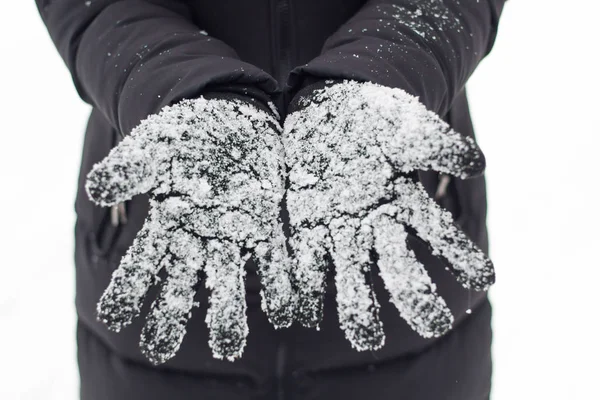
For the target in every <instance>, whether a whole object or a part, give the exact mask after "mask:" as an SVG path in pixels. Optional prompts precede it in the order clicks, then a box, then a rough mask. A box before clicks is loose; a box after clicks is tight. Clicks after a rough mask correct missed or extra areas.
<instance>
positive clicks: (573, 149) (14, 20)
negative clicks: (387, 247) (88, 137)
mask: <svg viewBox="0 0 600 400" xmlns="http://www.w3.org/2000/svg"><path fill="white" fill-rule="evenodd" d="M599 14H600V3H599V2H597V1H592V0H570V1H568V2H565V1H563V0H513V1H509V2H508V4H507V6H506V10H505V13H504V15H503V18H502V23H501V27H500V34H499V37H498V40H497V43H496V47H495V49H494V51H493V52H492V54H491V56H490V57H489V58H488V59H486V60H485V61H484V62H483V64H482V65H481V66H480V68H479V69H478V70H477V72H476V73H475V75H474V76H473V78H472V79H471V81H470V84H469V88H470V100H471V104H472V111H473V118H474V121H475V125H476V129H477V132H478V138H479V142H480V144H481V146H482V148H483V150H484V151H485V153H486V155H487V159H488V173H487V176H488V189H489V208H490V212H489V228H490V235H491V243H492V257H493V259H494V261H495V264H496V267H497V274H498V283H497V285H496V286H495V287H494V288H493V289H492V299H493V303H494V329H495V337H494V339H495V341H494V359H495V373H494V395H493V399H494V400H504V399H510V400H515V399H545V400H547V399H570V400H577V399H586V400H587V399H592V398H600V395H598V389H597V379H598V378H597V375H598V372H599V369H598V359H600V345H599V341H600V339H599V337H600V335H599V334H598V332H597V331H598V328H600V324H599V322H598V320H599V315H600V311H599V310H598V306H599V305H600V301H599V299H598V295H597V293H598V291H599V287H598V283H599V281H600V260H599V256H598V254H597V252H598V250H597V249H598V246H599V245H600V233H599V230H600V212H599V211H598V209H599V207H598V205H599V204H598V202H599V201H598V199H599V197H598V196H599V191H598V188H599V186H600V183H599V179H600V171H598V169H599V167H600V162H599V161H598V160H599V159H600V150H599V149H600V122H599V121H600V119H599V114H600V100H599V93H600V78H599V77H598V75H599V72H600V67H599V64H598V61H599V57H598V49H600V44H599V42H600V34H599V33H598V30H597V27H598V21H597V16H598V15H599ZM0 38H1V39H0V122H1V125H0V126H1V130H2V135H1V138H2V139H1V140H0V182H1V186H0V187H1V189H0V213H1V217H0V235H1V237H0V249H1V252H0V260H1V261H0V262H1V268H2V269H1V275H0V357H1V359H0V399H3V400H4V399H6V400H12V399H19V400H20V399H44V400H46V399H60V400H72V399H76V398H77V368H76V363H75V336H74V331H75V314H74V312H75V311H74V307H73V297H74V283H73V271H74V267H73V257H72V250H73V241H72V238H73V224H74V219H75V215H74V211H73V202H74V190H75V183H76V178H77V172H78V166H79V157H80V149H81V145H82V137H83V129H84V126H85V122H86V118H87V114H88V112H89V107H88V106H87V105H85V104H83V103H82V102H81V101H80V100H79V98H78V97H77V94H76V93H75V90H74V89H73V86H72V84H71V81H70V77H69V74H68V72H67V70H66V68H65V67H64V66H63V64H62V61H61V60H60V58H59V56H58V54H57V52H56V50H55V49H54V47H53V45H52V43H51V41H50V39H49V37H48V35H47V33H46V31H45V27H44V26H43V24H42V22H41V20H40V18H39V16H38V14H37V10H36V9H35V5H34V2H33V1H32V0H19V1H3V2H1V3H0ZM596 396H597V397H596Z"/></svg>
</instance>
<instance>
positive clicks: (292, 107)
mask: <svg viewBox="0 0 600 400" xmlns="http://www.w3.org/2000/svg"><path fill="white" fill-rule="evenodd" d="M343 82H345V81H344V80H341V79H320V78H315V77H307V78H305V79H304V82H303V85H302V88H301V89H300V90H298V92H296V94H295V95H294V97H293V98H292V101H291V102H290V104H289V106H288V109H287V113H288V114H291V113H293V112H296V111H300V110H302V109H304V108H305V107H307V106H308V105H309V104H310V103H311V101H312V100H313V98H314V93H315V92H316V91H318V90H321V89H325V88H327V87H330V86H333V85H337V84H338V83H343Z"/></svg>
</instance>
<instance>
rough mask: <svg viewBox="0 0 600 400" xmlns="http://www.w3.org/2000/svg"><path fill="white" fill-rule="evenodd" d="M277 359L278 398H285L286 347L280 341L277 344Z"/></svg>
mask: <svg viewBox="0 0 600 400" xmlns="http://www.w3.org/2000/svg"><path fill="white" fill-rule="evenodd" d="M276 357H277V359H276V360H275V375H276V377H277V400H284V399H285V387H284V381H285V359H286V349H285V344H284V343H283V342H280V343H279V345H278V346H277V356H276Z"/></svg>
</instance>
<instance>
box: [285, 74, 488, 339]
mask: <svg viewBox="0 0 600 400" xmlns="http://www.w3.org/2000/svg"><path fill="white" fill-rule="evenodd" d="M332 83H333V82H332ZM323 86H324V85H321V87H320V88H317V89H314V90H310V89H309V90H308V92H309V93H310V94H308V95H307V96H304V95H303V93H302V92H301V93H300V94H299V95H298V96H297V97H296V100H294V102H292V104H291V106H290V107H291V113H290V114H289V115H288V117H287V118H286V121H285V124H284V147H285V150H286V163H287V165H288V171H289V189H288V193H287V207H288V210H289V215H290V225H291V232H292V236H291V238H290V244H291V248H292V251H293V254H292V260H293V261H292V263H293V267H292V276H293V284H294V286H295V287H297V291H298V293H299V299H298V306H297V318H298V319H299V321H300V322H301V323H302V324H303V325H305V326H317V327H318V324H319V322H320V320H321V318H322V313H323V295H324V291H325V282H326V273H327V266H328V260H330V261H331V262H332V263H333V265H334V266H335V285H336V291H337V299H336V300H337V310H338V317H339V321H340V325H341V328H342V329H343V330H344V332H345V335H346V338H347V339H348V340H349V341H350V343H351V344H352V346H353V347H354V348H356V349H357V350H361V351H362V350H375V349H378V348H380V347H381V346H383V345H384V342H385V336H384V332H383V327H382V323H381V322H380V321H379V316H378V311H379V304H378V302H377V299H376V297H375V293H374V291H373V288H372V286H371V283H370V282H372V279H371V277H370V274H371V273H372V272H371V268H372V266H373V265H374V264H377V266H378V267H379V271H380V275H381V278H382V279H383V282H384V284H385V286H386V288H387V290H388V292H389V293H390V295H391V301H392V303H393V304H394V305H395V306H396V308H397V309H398V311H399V312H400V315H401V316H402V318H404V319H405V320H406V322H407V323H408V324H409V325H410V327H411V328H412V329H413V330H415V331H416V332H418V333H419V334H420V335H422V336H424V337H437V336H440V335H442V334H444V333H445V332H447V331H448V330H449V329H450V328H451V326H452V323H453V316H452V314H451V312H450V310H449V308H448V307H447V305H446V303H445V302H444V300H443V299H442V298H441V297H440V296H439V295H438V294H436V287H435V284H434V283H432V281H431V278H430V277H429V275H428V274H427V272H426V270H425V268H424V266H423V265H422V264H421V263H420V262H419V261H418V260H417V259H416V257H415V254H414V253H413V251H412V250H410V249H409V248H408V247H407V244H406V239H407V232H414V233H415V234H416V235H417V236H418V237H420V238H421V239H422V240H423V241H425V242H427V243H428V244H429V245H430V248H431V250H432V252H433V254H434V255H437V256H440V257H442V258H443V259H445V260H446V262H447V263H448V268H449V269H450V270H451V271H452V272H453V273H454V274H455V275H456V277H457V279H458V280H459V281H460V282H461V283H462V285H463V286H464V287H465V288H469V289H474V290H485V289H487V288H488V287H489V286H490V285H491V284H492V283H493V282H494V269H493V266H492V263H491V262H490V260H489V259H488V258H487V257H486V256H485V255H484V253H483V252H482V251H481V250H480V249H479V248H477V246H476V245H475V244H474V243H473V242H471V241H470V240H469V239H468V238H467V237H466V236H465V234H464V233H463V232H462V231H460V230H459V229H458V228H457V227H456V226H455V225H454V223H453V220H452V217H451V215H450V213H449V212H447V211H445V210H443V209H442V208H440V207H439V206H438V205H437V204H436V203H435V202H434V201H433V199H431V198H430V197H429V196H428V194H427V193H426V192H425V189H424V188H423V186H422V185H421V184H420V183H416V182H415V179H412V178H414V176H413V175H414V174H415V171H416V170H434V171H438V172H442V173H446V174H452V175H454V176H457V177H460V178H467V177H470V176H474V175H478V174H480V173H481V172H482V171H483V169H484V167H485V161H484V157H483V154H482V153H481V151H480V149H479V148H478V146H477V145H476V144H475V142H474V141H473V140H472V139H471V138H468V137H463V136H461V135H460V134H458V133H457V132H455V131H453V130H452V129H450V127H449V126H448V124H446V123H445V122H444V121H442V120H441V119H440V118H439V117H438V116H437V115H436V114H435V113H433V112H430V111H428V110H427V109H426V108H425V106H423V105H422V104H421V103H420V102H419V100H418V98H416V97H414V96H411V95H409V94H408V93H406V92H404V91H403V90H400V89H392V88H388V87H383V86H379V85H376V84H372V83H358V82H353V81H344V82H342V83H335V84H331V83H330V85H329V86H325V87H323ZM309 88H310V87H309Z"/></svg>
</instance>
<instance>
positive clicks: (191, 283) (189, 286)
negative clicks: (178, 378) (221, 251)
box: [140, 232, 204, 365]
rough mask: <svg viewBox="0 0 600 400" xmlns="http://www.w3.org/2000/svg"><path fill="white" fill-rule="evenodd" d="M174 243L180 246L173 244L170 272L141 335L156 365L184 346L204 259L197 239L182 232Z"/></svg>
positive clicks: (153, 304) (149, 355)
mask: <svg viewBox="0 0 600 400" xmlns="http://www.w3.org/2000/svg"><path fill="white" fill-rule="evenodd" d="M171 243H172V244H173V246H176V247H178V248H173V247H171V248H170V250H171V251H170V252H171V254H170V257H169V258H168V260H169V261H167V262H166V263H167V265H166V266H165V268H166V269H167V273H168V276H167V279H166V281H165V282H164V284H163V285H162V287H161V291H160V294H159V295H158V297H157V298H156V300H155V301H154V302H153V303H152V307H151V311H150V313H149V314H148V318H147V320H146V325H145V326H144V329H143V330H142V335H141V338H140V347H141V349H142V353H144V355H146V357H147V358H148V359H149V360H150V361H151V362H152V363H153V364H155V365H158V364H162V363H164V362H165V361H167V360H169V359H170V358H172V357H173V356H174V355H175V353H176V352H177V350H179V346H181V343H182V341H183V338H184V336H185V334H186V325H187V322H188V320H189V318H190V317H191V312H192V307H193V306H194V295H195V294H196V290H195V285H196V284H197V283H198V271H199V269H200V268H201V267H202V265H203V262H204V258H203V254H202V253H201V250H200V249H202V247H203V246H202V243H200V241H198V240H197V239H195V238H193V237H191V236H190V235H188V234H185V233H181V232H178V233H176V234H174V235H173V240H172V242H171ZM183 249H185V250H184V251H180V250H183ZM180 254H181V257H180V256H179V255H180Z"/></svg>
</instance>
